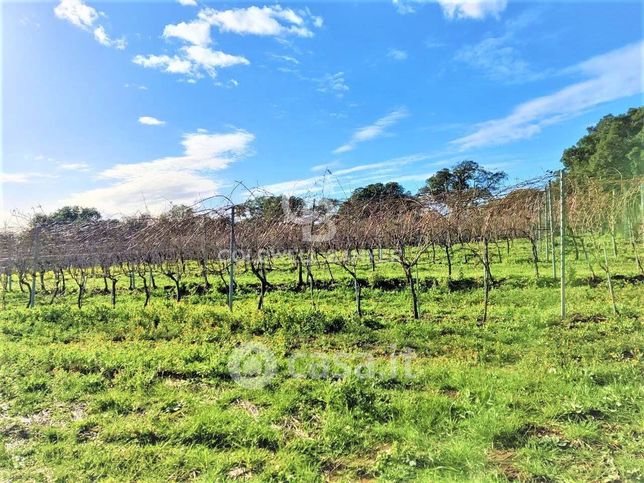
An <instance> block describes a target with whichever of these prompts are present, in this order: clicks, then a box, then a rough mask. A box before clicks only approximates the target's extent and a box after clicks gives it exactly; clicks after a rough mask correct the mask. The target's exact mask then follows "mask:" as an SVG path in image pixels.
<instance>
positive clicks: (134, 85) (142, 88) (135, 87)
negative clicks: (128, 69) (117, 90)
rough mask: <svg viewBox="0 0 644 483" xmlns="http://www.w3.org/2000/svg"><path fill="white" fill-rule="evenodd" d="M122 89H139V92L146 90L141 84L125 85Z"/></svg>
mask: <svg viewBox="0 0 644 483" xmlns="http://www.w3.org/2000/svg"><path fill="white" fill-rule="evenodd" d="M123 87H125V88H126V89H129V88H130V87H131V88H132V89H139V90H140V91H147V90H148V88H147V86H144V85H143V84H125V85H124V86H123Z"/></svg>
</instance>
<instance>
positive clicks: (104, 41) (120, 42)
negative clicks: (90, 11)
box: [94, 25, 127, 50]
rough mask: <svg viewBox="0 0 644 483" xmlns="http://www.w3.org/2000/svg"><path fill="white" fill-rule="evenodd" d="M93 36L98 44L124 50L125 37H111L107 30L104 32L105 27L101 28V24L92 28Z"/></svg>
mask: <svg viewBox="0 0 644 483" xmlns="http://www.w3.org/2000/svg"><path fill="white" fill-rule="evenodd" d="M94 38H95V39H96V40H97V41H98V43H99V44H101V45H104V46H105V47H115V48H117V49H118V50H124V49H125V47H126V46H127V44H126V42H125V39H124V38H122V37H121V38H120V39H111V38H110V37H109V36H108V35H107V32H105V28H103V26H102V25H99V26H98V27H96V28H95V29H94Z"/></svg>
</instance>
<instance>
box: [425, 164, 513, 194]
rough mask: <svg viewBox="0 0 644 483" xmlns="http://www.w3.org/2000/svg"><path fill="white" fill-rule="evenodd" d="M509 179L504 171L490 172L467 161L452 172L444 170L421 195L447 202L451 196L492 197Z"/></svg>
mask: <svg viewBox="0 0 644 483" xmlns="http://www.w3.org/2000/svg"><path fill="white" fill-rule="evenodd" d="M506 177H507V175H506V174H505V173H504V172H503V171H488V170H487V169H485V168H483V167H481V166H480V165H479V164H478V163H476V162H474V161H471V160H465V161H461V162H460V163H458V164H457V165H456V166H454V167H453V168H452V169H451V170H450V169H448V168H443V169H441V170H439V171H437V172H436V173H435V174H434V175H433V176H431V177H430V178H429V179H427V181H426V182H425V186H423V187H422V188H420V190H419V191H418V194H419V195H421V196H422V195H429V196H432V197H434V198H436V199H440V200H441V201H446V199H447V198H449V196H450V195H452V194H453V195H459V196H461V197H462V195H467V197H468V198H470V199H472V200H480V199H483V198H488V197H490V196H491V195H492V194H493V193H494V192H495V191H496V190H498V188H499V186H500V184H501V183H502V182H503V180H504V179H505V178H506Z"/></svg>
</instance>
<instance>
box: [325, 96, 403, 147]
mask: <svg viewBox="0 0 644 483" xmlns="http://www.w3.org/2000/svg"><path fill="white" fill-rule="evenodd" d="M408 115H409V113H408V111H407V109H405V108H404V107H401V108H398V109H395V110H393V111H391V112H390V113H389V114H387V115H386V116H383V117H381V118H380V119H378V120H377V121H376V122H374V123H373V124H370V125H368V126H364V127H361V128H359V129H357V130H356V131H355V132H354V133H353V136H351V139H350V140H349V142H347V143H346V144H343V145H342V146H340V147H338V148H336V149H335V150H334V151H333V153H334V154H341V153H346V152H348V151H352V150H354V149H355V148H356V146H357V145H358V144H360V143H363V142H365V141H370V140H372V139H376V138H378V137H381V136H384V135H385V134H386V133H387V128H389V127H391V126H393V125H394V124H396V123H397V122H398V121H400V120H401V119H403V118H405V117H407V116H408Z"/></svg>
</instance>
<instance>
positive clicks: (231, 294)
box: [228, 205, 235, 312]
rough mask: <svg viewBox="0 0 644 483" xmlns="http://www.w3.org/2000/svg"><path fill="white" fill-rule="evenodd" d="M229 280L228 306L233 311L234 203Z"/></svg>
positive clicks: (233, 209)
mask: <svg viewBox="0 0 644 483" xmlns="http://www.w3.org/2000/svg"><path fill="white" fill-rule="evenodd" d="M229 275H230V280H229V281H228V308H229V309H230V311H231V312H232V311H233V295H234V291H235V288H234V287H235V205H232V206H231V207H230V272H229Z"/></svg>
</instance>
